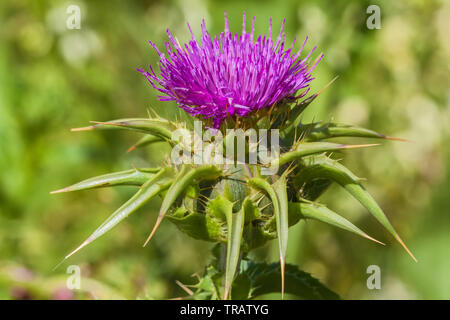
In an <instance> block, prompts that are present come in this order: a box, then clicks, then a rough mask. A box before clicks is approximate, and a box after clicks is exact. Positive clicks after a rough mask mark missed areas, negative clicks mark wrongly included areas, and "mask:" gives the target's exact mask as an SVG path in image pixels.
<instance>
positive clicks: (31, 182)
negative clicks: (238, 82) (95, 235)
mask: <svg viewBox="0 0 450 320" xmlns="http://www.w3.org/2000/svg"><path fill="white" fill-rule="evenodd" d="M71 4H75V5H79V6H80V8H81V29H79V30H70V29H68V28H67V27H66V19H67V18H68V17H69V14H67V13H66V9H67V7H68V6H69V5H71ZM370 4H377V5H379V6H380V8H381V29H379V30H369V29H368V28H367V27H366V19H367V17H368V14H366V8H367V7H368V6H369V5H370ZM225 10H227V12H228V17H229V20H230V27H231V29H232V31H234V32H240V30H241V23H242V22H241V21H242V20H241V19H242V12H243V11H245V12H246V14H247V17H249V16H250V17H251V16H256V25H255V28H256V32H257V33H260V34H263V33H265V32H267V29H268V24H269V18H270V17H271V18H273V23H274V30H275V31H274V32H276V30H277V29H278V30H279V27H280V26H281V22H282V20H283V19H284V18H286V28H285V31H286V37H287V42H288V43H290V42H291V41H292V40H293V38H294V36H297V38H298V39H299V41H298V42H301V41H302V40H303V39H304V37H306V36H307V35H308V36H309V42H308V45H307V48H306V50H309V49H311V48H312V47H313V46H314V45H316V46H318V48H319V50H320V51H322V52H324V53H325V59H324V60H322V62H321V63H320V65H319V66H318V67H317V68H316V70H315V77H316V80H315V81H314V82H313V85H312V92H315V91H317V90H319V89H320V88H322V87H323V86H324V85H325V84H326V83H328V82H329V81H330V80H331V79H332V78H333V77H334V76H336V75H338V76H339V79H338V80H337V81H336V82H335V83H334V84H333V85H332V86H331V87H330V88H328V89H327V90H326V91H325V92H324V93H323V94H322V95H321V97H320V98H319V99H317V100H316V102H314V104H313V105H311V106H310V109H309V110H308V112H307V118H308V119H315V120H319V119H320V120H330V119H335V120H337V121H341V122H347V123H352V124H356V125H362V126H367V127H368V128H371V129H373V130H377V131H380V132H383V133H385V134H388V135H391V136H396V137H401V138H405V139H410V140H412V141H413V142H411V143H401V142H389V141H383V142H382V145H381V146H379V147H376V148H369V149H367V150H357V151H354V152H347V153H346V155H345V163H346V164H347V165H348V166H349V167H350V168H352V169H353V170H354V171H355V172H356V173H357V174H358V175H359V176H363V177H366V178H367V180H368V181H367V183H366V186H367V188H368V190H369V191H370V192H372V193H373V195H374V196H375V198H376V199H377V200H378V201H379V203H380V204H381V206H382V207H383V208H384V209H385V211H386V212H387V215H388V216H389V217H390V218H391V221H392V223H393V225H394V226H395V227H396V228H397V229H398V231H399V233H400V234H401V235H402V237H403V238H404V240H405V241H406V243H407V244H408V246H409V247H410V248H411V249H412V250H413V252H414V253H415V255H416V256H417V258H418V259H419V262H418V263H414V262H413V261H412V260H411V259H410V258H409V257H408V256H407V254H406V253H405V252H403V251H402V249H401V247H400V246H399V245H397V244H395V243H394V241H393V239H392V238H390V237H389V235H388V234H387V233H386V232H384V231H383V228H382V227H380V225H378V224H377V222H376V221H375V220H373V219H371V218H370V217H369V215H368V213H367V212H366V211H365V210H364V209H363V208H362V207H361V206H360V205H359V204H358V203H357V202H356V201H355V200H353V199H351V198H350V197H349V196H348V195H347V194H346V193H345V192H344V191H342V190H341V189H340V188H338V187H332V188H331V189H330V190H329V192H328V193H327V194H326V195H324V198H326V201H327V202H328V203H329V204H330V207H331V208H333V209H335V210H336V211H337V212H340V213H342V214H343V215H344V216H345V217H347V218H349V219H351V220H352V221H354V222H355V224H357V225H358V226H360V227H361V228H362V229H363V230H366V231H368V233H369V234H371V235H373V236H375V237H377V238H378V239H380V240H382V241H385V242H387V243H388V245H387V246H386V247H382V246H379V245H375V244H373V243H370V242H368V241H365V240H363V239H360V238H358V237H356V236H354V235H352V234H347V233H345V232H341V231H339V230H335V229H332V228H331V227H329V226H326V225H321V224H319V223H315V222H308V223H304V222H302V223H300V224H298V225H296V226H295V227H293V228H292V229H291V231H290V239H289V252H288V258H287V259H288V262H290V263H295V264H297V265H299V266H300V267H301V268H302V269H303V270H305V271H308V272H310V273H312V274H313V275H314V276H316V277H317V278H319V279H320V280H321V281H323V282H324V283H326V284H327V285H328V286H329V287H330V288H332V289H333V290H334V291H336V292H338V293H339V294H340V295H342V297H343V298H347V299H380V298H386V299H415V298H425V299H432V298H434V299H450V250H449V248H448V245H449V244H450V212H449V211H450V197H449V190H450V179H449V172H450V161H449V160H450V157H449V156H450V150H449V149H448V144H449V142H450V135H449V133H450V130H449V125H450V103H449V98H450V88H449V65H450V64H449V62H450V41H449V38H448V35H449V34H450V3H449V2H448V1H433V0H415V1H406V0H403V1H358V2H356V1H332V0H330V1H324V0H321V1H311V2H307V1H293V0H290V1H263V0H253V1H226V2H225V1H219V0H195V1H184V0H172V1H164V2H162V1H120V0H115V1H84V2H81V1H70V2H65V1H32V0H30V1H26V0H16V1H2V2H0V41H1V42H0V84H1V85H0V172H1V173H0V177H1V179H0V298H1V299H11V298H14V299H26V298H43V299H47V298H49V299H57V298H88V299H89V298H98V299H105V298H127V299H136V298H137V299H149V298H150V299H153V298H155V299H166V298H174V297H179V296H183V295H185V293H184V292H183V291H182V290H181V289H180V288H179V287H178V286H177V285H176V283H175V280H179V281H181V282H183V283H186V284H193V283H195V282H196V280H195V278H193V277H192V275H193V274H195V273H200V274H201V273H202V271H203V267H204V266H205V265H206V264H207V263H208V261H209V259H210V258H211V257H210V253H209V249H210V246H211V245H210V244H207V243H203V242H200V241H196V240H193V239H191V238H188V237H187V236H185V235H184V234H180V232H178V231H177V229H176V228H175V227H174V226H173V225H171V224H170V223H168V222H166V223H163V225H162V227H161V229H160V231H159V232H158V234H157V236H156V237H155V238H154V239H153V240H152V243H151V244H150V245H149V246H148V247H146V248H142V243H143V241H144V240H145V238H146V236H147V235H148V233H149V231H150V229H151V227H152V225H153V222H154V220H155V216H156V210H157V209H158V205H159V203H158V201H156V200H155V201H152V202H151V203H150V204H149V205H147V206H146V207H145V208H143V209H142V210H140V211H139V212H137V213H136V214H134V215H132V216H131V217H129V218H128V219H127V220H125V221H124V222H123V223H121V224H120V225H119V226H118V227H117V228H115V229H113V230H112V231H111V232H109V233H108V234H106V235H105V236H103V237H102V238H100V239H99V240H97V241H96V242H94V243H93V244H91V245H89V246H88V247H86V248H85V249H83V250H82V251H81V252H79V253H78V254H76V255H75V256H73V257H72V258H71V259H70V260H69V261H67V262H66V263H64V264H63V265H61V266H60V267H59V268H58V269H56V270H55V271H52V269H53V267H54V266H55V265H56V264H57V263H58V262H59V261H60V260H61V259H62V258H63V257H64V256H65V255H66V254H67V253H68V252H70V251H71V250H72V249H74V248H75V247H76V246H78V245H79V244H80V243H81V242H82V241H83V240H84V239H85V238H86V237H87V236H88V235H89V234H90V233H91V232H92V231H93V230H94V229H95V228H96V227H97V226H98V225H99V224H100V223H101V222H102V221H103V220H104V219H105V218H106V217H107V216H108V215H109V214H110V213H111V212H112V211H113V210H115V209H116V208H117V207H118V206H119V205H120V204H121V203H123V202H124V201H125V200H126V199H127V197H129V196H130V195H131V194H132V193H133V191H134V189H133V188H131V187H130V188H128V187H123V188H116V189H107V188H106V189H98V190H95V191H89V192H79V193H73V194H59V195H53V196H50V195H49V191H51V190H54V189H58V188H61V187H64V186H66V185H69V184H72V183H74V182H77V181H79V180H82V179H85V178H87V177H90V176H95V175H99V174H103V173H107V172H110V171H118V170H124V169H128V168H131V166H133V165H134V166H141V165H156V164H158V163H159V161H161V160H162V153H161V148H162V147H161V145H154V146H152V147H150V148H147V149H143V150H138V151H135V152H133V153H130V154H126V152H125V151H126V149H127V148H128V146H130V145H131V144H132V143H134V142H135V141H136V139H138V138H139V137H138V136H136V135H135V134H133V133H126V132H125V133H124V132H106V131H98V132H81V133H71V132H70V131H69V129H70V128H73V127H79V126H84V125H87V124H88V121H89V120H100V121H101V120H110V119H115V118H126V117H142V116H146V113H147V111H146V109H147V108H148V107H153V108H155V109H156V110H158V111H159V112H160V113H161V114H162V115H164V116H166V115H167V116H168V117H174V116H175V114H176V112H177V108H176V105H175V104H174V103H172V102H168V103H167V102H165V103H162V102H159V101H157V100H156V92H155V91H154V90H153V89H152V88H151V87H150V85H149V84H148V83H147V81H146V80H145V78H144V77H143V76H142V75H140V74H139V73H138V72H137V71H136V68H137V67H141V68H146V67H147V65H148V64H150V63H151V64H152V65H156V62H157V55H156V53H155V52H154V50H153V49H152V48H151V47H150V46H149V45H148V43H147V40H150V39H151V40H152V41H153V42H155V43H156V44H157V45H159V46H160V47H162V46H163V42H164V41H165V40H166V35H165V29H166V28H167V27H168V28H170V29H171V31H172V33H173V34H174V35H176V36H177V38H178V39H179V40H180V42H184V41H185V40H187V39H189V32H188V29H187V27H186V22H187V21H189V22H190V24H191V26H192V28H193V30H194V32H195V34H196V35H197V36H198V35H199V34H200V23H201V19H202V18H205V20H206V23H207V26H208V29H209V31H210V33H211V34H216V33H219V32H220V31H222V30H223V13H224V11H225ZM249 20H250V19H248V20H247V26H248V28H250V22H249ZM297 47H298V46H297ZM254 255H255V258H256V259H259V260H268V261H276V260H277V253H276V243H275V242H273V243H272V244H270V245H268V246H267V247H264V248H262V249H260V250H258V251H257V252H256V253H255V254H254ZM72 264H73V265H78V266H80V267H81V270H82V276H83V278H82V288H83V289H85V291H83V292H78V291H75V292H72V291H69V290H67V289H66V285H65V284H66V279H67V276H68V274H66V268H67V267H68V266H69V265H72ZM369 265H378V266H380V268H381V275H382V289H381V290H368V289H367V287H366V279H367V277H368V276H369V275H368V274H367V273H366V269H367V267H368V266H369ZM271 297H272V298H277V297H278V296H271Z"/></svg>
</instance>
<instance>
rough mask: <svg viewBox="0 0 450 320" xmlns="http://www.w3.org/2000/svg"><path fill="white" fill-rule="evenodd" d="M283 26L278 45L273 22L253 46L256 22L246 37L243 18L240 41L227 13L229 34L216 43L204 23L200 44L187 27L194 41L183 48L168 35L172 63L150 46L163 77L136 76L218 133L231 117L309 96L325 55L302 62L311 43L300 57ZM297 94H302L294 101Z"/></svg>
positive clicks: (165, 99) (169, 56)
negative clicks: (208, 121)
mask: <svg viewBox="0 0 450 320" xmlns="http://www.w3.org/2000/svg"><path fill="white" fill-rule="evenodd" d="M284 23H285V21H283V24H282V27H281V30H280V33H279V35H278V38H277V40H276V42H275V43H274V41H273V40H272V20H270V27H269V36H266V35H264V36H259V37H258V39H257V40H256V41H254V30H255V18H254V17H253V21H252V29H251V32H250V33H247V32H246V25H245V13H244V14H243V24H242V34H241V36H238V34H237V33H236V34H234V36H233V35H232V34H231V32H230V30H229V27H228V20H227V16H226V13H225V31H224V32H222V33H221V34H220V36H219V37H217V36H214V39H212V38H211V36H210V35H209V33H208V31H207V29H206V24H205V21H204V20H203V23H202V25H201V28H202V37H201V43H199V42H198V41H197V40H196V39H195V37H194V34H193V32H192V29H191V27H190V26H189V24H188V28H189V31H190V32H191V35H192V39H191V40H190V41H189V43H188V44H185V45H184V47H182V46H181V45H180V44H179V43H178V41H177V40H176V39H175V38H174V37H173V36H172V34H171V33H170V31H169V29H167V34H168V36H169V42H166V43H165V45H166V49H167V55H168V57H166V55H165V54H164V53H162V52H161V51H160V50H159V49H158V48H157V47H156V45H155V44H154V43H152V42H151V41H149V42H150V45H151V46H152V47H153V48H154V49H155V50H156V52H157V53H158V54H159V56H160V69H161V76H157V75H156V74H155V72H154V71H153V68H152V67H151V66H150V71H151V72H145V71H143V70H141V69H138V71H140V72H141V73H143V74H144V75H145V76H146V77H147V79H148V81H149V82H150V84H151V85H152V86H153V88H155V89H156V90H158V91H159V92H161V93H162V95H159V96H158V98H159V100H161V101H168V100H173V101H176V102H177V103H178V105H179V107H180V108H182V109H184V110H185V111H187V112H188V113H189V114H191V115H194V116H199V117H201V118H203V119H212V122H213V126H214V127H215V128H219V127H220V124H221V123H222V122H223V121H224V120H225V119H226V118H227V117H231V118H236V117H243V118H246V117H248V116H249V115H250V114H251V113H252V112H256V111H258V110H261V109H264V108H270V107H272V106H274V105H277V104H280V103H284V102H286V101H294V100H297V99H299V98H301V97H303V96H304V95H305V94H306V93H307V92H308V90H309V84H310V82H311V81H312V80H313V78H312V76H311V72H312V71H313V69H314V67H315V66H316V65H317V63H318V62H319V61H320V59H321V58H322V55H321V56H320V57H319V58H318V59H317V60H316V61H315V62H314V63H313V65H312V66H310V67H309V66H308V63H307V60H308V59H309V57H310V56H311V54H312V53H313V52H314V50H315V49H316V48H315V47H314V49H313V50H312V51H311V52H310V53H309V54H308V55H307V56H306V57H305V58H304V59H302V60H300V59H299V57H300V54H301V52H302V50H303V48H304V46H305V44H306V41H307V38H306V39H305V41H304V42H303V45H302V46H301V48H300V49H299V50H298V51H297V52H295V51H294V44H295V40H294V42H293V43H292V45H291V47H290V48H285V40H286V39H285V36H284V34H283V29H284ZM299 90H303V91H302V92H301V93H300V94H299V95H298V96H296V92H297V91H299Z"/></svg>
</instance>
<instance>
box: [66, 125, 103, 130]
mask: <svg viewBox="0 0 450 320" xmlns="http://www.w3.org/2000/svg"><path fill="white" fill-rule="evenodd" d="M96 127H98V126H95V125H94V126H87V127H80V128H72V129H70V131H72V132H78V131H91V130H94V129H95V128H96Z"/></svg>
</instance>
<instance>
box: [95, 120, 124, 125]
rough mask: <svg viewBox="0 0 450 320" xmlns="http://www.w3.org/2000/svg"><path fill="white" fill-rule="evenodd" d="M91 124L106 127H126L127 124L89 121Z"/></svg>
mask: <svg viewBox="0 0 450 320" xmlns="http://www.w3.org/2000/svg"><path fill="white" fill-rule="evenodd" d="M89 122H90V123H95V124H101V125H105V126H124V125H125V122H102V121H89Z"/></svg>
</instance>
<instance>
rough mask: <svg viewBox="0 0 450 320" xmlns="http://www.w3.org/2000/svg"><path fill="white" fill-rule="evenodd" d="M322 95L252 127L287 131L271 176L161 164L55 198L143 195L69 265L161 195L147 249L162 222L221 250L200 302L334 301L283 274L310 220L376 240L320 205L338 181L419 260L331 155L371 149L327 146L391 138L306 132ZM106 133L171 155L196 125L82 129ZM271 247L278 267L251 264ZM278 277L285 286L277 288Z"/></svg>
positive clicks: (291, 270) (148, 122) (151, 122)
mask: <svg viewBox="0 0 450 320" xmlns="http://www.w3.org/2000/svg"><path fill="white" fill-rule="evenodd" d="M316 97H317V95H313V96H312V97H310V98H308V99H306V100H304V101H303V102H301V103H299V104H296V105H293V106H292V105H280V106H279V107H278V109H276V110H274V111H273V112H272V113H271V112H268V113H267V114H266V115H265V116H264V117H260V118H259V119H258V121H255V123H254V126H255V127H254V128H255V129H273V128H275V129H278V130H279V132H280V136H281V141H280V144H281V146H280V147H281V150H282V152H281V154H280V155H279V157H278V158H276V159H274V160H273V161H272V162H270V163H269V164H271V165H276V167H277V168H278V171H277V172H275V174H273V175H270V176H265V175H262V174H261V171H262V169H264V168H267V167H268V166H269V164H268V163H265V164H264V163H259V162H258V163H256V164H250V165H246V164H242V163H241V164H235V165H230V164H229V163H228V164H227V163H226V161H224V163H223V164H202V165H197V164H193V163H184V164H181V165H172V164H161V167H158V168H139V169H132V170H127V171H121V172H116V173H110V174H106V175H102V176H98V177H94V178H90V179H87V180H85V181H82V182H79V183H77V184H74V185H72V186H69V187H67V188H64V189H61V190H57V191H55V192H67V191H75V190H84V189H92V188H98V187H109V186H117V185H134V186H137V187H138V190H137V192H136V193H135V194H134V195H133V196H132V197H131V198H130V199H129V200H128V201H127V202H126V203H125V204H123V205H122V206H121V207H120V208H119V209H117V210H116V211H115V212H114V213H113V214H112V215H111V216H110V217H109V218H108V219H107V220H106V221H105V222H104V223H103V224H102V225H101V226H100V227H98V228H97V230H95V231H94V232H93V233H92V235H91V236H89V237H88V239H87V240H86V241H85V242H83V243H82V244H81V246H79V247H78V248H77V249H76V250H74V251H73V252H72V253H70V254H69V255H67V257H66V258H68V257H69V256H70V255H72V254H73V253H75V252H76V251H78V250H79V249H81V248H82V247H84V246H86V245H87V244H89V243H90V242H92V241H94V240H96V239H97V238H99V237H100V236H101V235H103V234H104V233H105V232H107V231H109V230H110V229H112V228H113V227H114V226H116V225H117V224H118V223H119V222H120V221H122V220H123V219H124V218H126V217H127V216H128V215H130V214H131V213H133V212H135V211H136V210H137V209H139V208H140V207H141V206H142V205H144V204H145V203H146V202H148V201H149V200H151V199H152V198H154V197H155V196H161V197H162V199H163V201H162V205H161V208H160V211H159V215H158V218H157V222H156V224H155V226H154V227H153V229H152V230H151V233H150V236H149V238H148V239H147V242H148V241H149V240H150V239H151V237H152V236H153V235H154V234H155V231H156V230H157V227H158V226H159V225H160V223H161V222H162V221H163V220H164V218H165V219H166V220H168V221H170V222H172V223H173V224H175V225H176V226H177V227H178V229H179V230H181V231H182V232H184V233H185V234H187V235H188V236H190V237H192V238H195V239H200V240H204V241H209V242H214V243H217V244H218V246H217V250H216V251H218V252H219V253H218V254H217V255H216V256H217V259H216V260H215V262H213V263H212V264H211V265H210V266H209V267H207V268H206V270H205V275H204V277H203V278H202V279H201V280H200V282H199V283H198V284H197V285H196V289H197V290H196V292H195V293H194V294H193V298H196V299H204V298H210V299H219V298H224V299H227V298H239V299H250V298H254V297H256V296H258V295H260V294H263V293H267V292H273V290H275V289H276V290H281V292H282V293H284V291H286V292H289V293H292V294H295V295H297V296H299V297H302V298H311V299H321V298H328V299H332V298H333V299H334V298H337V295H335V294H334V293H333V292H331V291H329V290H328V289H327V288H325V287H323V286H322V285H321V284H320V283H319V282H318V281H317V280H316V279H313V278H312V277H311V276H310V275H308V274H306V273H304V272H302V271H299V270H298V269H297V268H296V267H294V266H286V265H285V259H286V252H287V245H288V228H289V227H290V226H292V225H294V224H296V223H298V222H299V221H301V220H306V219H312V220H317V221H321V222H325V223H327V224H330V225H333V226H336V227H338V228H341V229H343V230H347V231H350V232H353V233H355V234H357V235H359V236H362V237H364V238H366V239H369V240H373V241H375V242H379V241H378V240H375V239H373V238H372V237H370V236H369V235H367V234H366V233H365V232H363V231H362V230H360V229H359V228H357V227H356V226H355V225H353V224H352V223H351V222H350V221H348V220H347V219H345V218H343V217H342V216H341V215H339V213H336V212H334V211H332V210H330V209H329V208H327V207H326V206H325V205H324V204H321V203H318V202H317V198H318V197H319V196H320V195H321V194H322V193H323V192H325V191H326V189H327V188H328V187H329V186H330V184H332V183H334V182H335V183H337V184H339V185H340V186H342V187H343V188H344V189H345V190H346V191H348V192H349V193H350V194H351V195H352V196H353V197H354V198H355V200H357V201H359V202H360V203H361V205H363V206H364V207H365V208H366V209H367V210H368V211H369V213H370V214H372V215H373V216H374V218H375V219H377V220H378V221H379V222H380V223H381V224H382V226H384V227H385V228H386V229H387V230H388V231H389V232H390V233H391V234H392V235H393V237H394V238H395V239H396V240H397V241H398V242H400V244H402V246H403V247H404V248H405V249H406V250H407V251H408V253H409V254H410V255H411V256H412V257H413V259H415V258H414V256H413V255H412V254H411V252H410V251H409V250H408V249H407V248H406V246H405V245H404V244H403V241H402V240H401V239H400V237H399V235H398V234H397V232H396V231H395V229H394V227H393V226H392V225H391V223H390V222H389V220H388V218H387V217H386V215H385V213H384V212H383V211H382V209H381V208H380V207H379V206H378V204H377V203H376V201H375V200H374V199H373V197H372V196H371V195H370V194H369V193H368V192H367V190H366V189H364V187H363V186H362V184H361V179H360V178H358V177H357V176H356V175H355V174H353V173H352V172H351V171H350V170H349V169H347V168H346V167H345V166H344V165H342V164H341V163H340V162H338V161H337V160H334V159H333V158H331V155H330V153H331V152H341V151H344V150H348V149H352V148H360V147H367V146H371V145H372V144H363V145H344V144H339V143H333V142H328V141H323V140H326V139H329V138H336V137H359V138H377V139H394V138H391V137H387V136H385V135H382V134H379V133H377V132H374V131H371V130H368V129H364V128H359V127H354V126H350V125H344V124H338V123H320V122H315V123H310V124H302V123H301V122H300V120H299V119H300V115H301V113H302V111H303V110H304V109H305V108H306V107H307V106H308V105H309V104H310V103H311V102H312V101H313V100H314V99H315V98H316ZM107 128H108V129H117V130H120V129H126V130H132V131H135V132H137V133H140V134H144V136H143V137H142V138H141V139H140V140H139V141H138V142H137V143H136V144H135V145H134V146H132V147H131V148H130V150H132V149H134V148H138V147H144V146H146V145H149V144H151V143H158V142H166V143H168V144H169V145H170V146H172V147H173V146H175V145H176V144H177V143H178V141H173V140H172V139H171V138H172V132H173V131H174V130H176V129H189V124H187V123H184V122H183V121H177V122H172V121H168V120H165V119H161V118H159V117H158V116H156V117H154V118H148V119H147V118H142V119H119V120H113V121H106V122H95V124H94V125H92V126H89V127H84V128H80V129H75V131H81V130H94V129H107ZM244 129H248V128H244ZM221 134H223V137H224V139H223V141H224V145H223V146H224V148H226V147H227V145H229V143H230V139H227V136H226V131H225V130H222V131H221ZM246 143H249V142H246ZM258 143H259V142H257V144H258ZM253 147H254V146H253ZM233 148H234V145H233ZM250 149H251V146H250V145H246V147H245V150H246V152H247V154H248V152H249V150H250ZM224 154H225V153H224ZM228 160H230V159H228ZM232 160H235V159H232ZM150 229H151V228H150ZM272 239H278V246H279V253H280V265H279V266H276V265H266V264H254V263H252V262H250V261H248V260H247V254H248V252H249V251H251V250H252V249H254V248H257V247H260V246H262V245H264V244H265V243H267V241H269V240H272ZM147 242H146V243H147ZM379 243H381V242H379ZM220 252H221V253H220ZM274 278H277V279H281V281H279V282H278V284H274V285H272V283H274ZM285 281H286V286H285Z"/></svg>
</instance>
